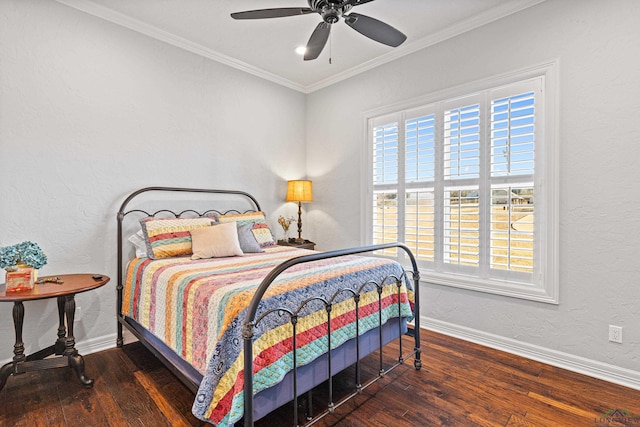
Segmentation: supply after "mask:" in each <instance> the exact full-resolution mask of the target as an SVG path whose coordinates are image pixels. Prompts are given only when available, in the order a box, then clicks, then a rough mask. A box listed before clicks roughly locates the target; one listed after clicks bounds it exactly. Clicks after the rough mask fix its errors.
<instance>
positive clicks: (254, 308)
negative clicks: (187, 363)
mask: <svg viewBox="0 0 640 427" xmlns="http://www.w3.org/2000/svg"><path fill="white" fill-rule="evenodd" d="M155 191H157V192H186V193H209V194H224V195H235V196H240V197H244V198H246V199H248V200H249V201H250V202H251V204H252V205H253V206H254V207H255V211H260V210H261V208H260V204H259V203H258V201H257V200H256V199H255V198H254V197H253V196H252V195H250V194H249V193H246V192H244V191H236V190H214V189H200V188H179V187H147V188H142V189H140V190H137V191H135V192H133V193H131V194H130V195H129V196H128V197H127V198H126V199H125V200H124V202H123V203H122V205H121V206H120V209H119V210H118V213H117V215H116V220H117V233H118V235H117V241H118V254H117V257H118V274H117V278H118V283H117V286H116V291H117V306H116V309H117V319H118V324H117V342H116V344H117V346H118V347H122V346H123V344H124V339H123V327H125V328H127V329H128V330H129V331H130V332H131V333H132V334H133V335H134V336H135V337H136V338H137V339H138V340H140V342H141V343H143V344H144V345H145V347H147V348H148V349H149V350H150V351H151V352H152V353H153V354H154V355H155V356H156V357H157V358H158V359H159V360H160V361H162V362H163V363H164V364H165V366H167V368H168V369H169V370H170V371H171V372H172V373H173V374H174V375H176V376H177V377H178V379H180V380H181V381H182V382H183V383H184V384H185V385H186V386H187V387H188V388H189V389H190V390H191V391H193V392H194V393H196V392H197V390H198V387H199V381H198V380H197V379H194V377H193V375H189V374H188V373H185V371H184V370H182V369H180V368H179V367H177V366H176V364H175V363H174V362H173V361H172V358H171V357H170V356H168V355H167V354H166V353H165V352H164V351H163V349H162V348H159V347H158V346H156V345H154V343H153V342H152V341H150V340H148V339H147V337H146V336H145V334H144V333H143V332H142V331H139V330H138V329H136V327H135V325H134V324H133V323H130V322H129V321H128V320H127V318H126V316H124V315H123V314H122V303H123V295H122V291H123V288H124V284H123V271H124V267H125V260H124V250H123V245H124V235H123V233H124V230H123V221H124V219H125V217H126V216H127V215H129V214H132V213H136V212H137V213H139V214H144V215H146V216H152V217H155V216H156V215H159V214H161V213H162V214H163V215H164V214H167V215H173V216H174V217H176V218H179V217H181V216H183V215H185V214H187V213H189V214H191V215H193V214H195V215H198V216H200V217H202V216H205V215H207V214H211V213H213V212H215V213H218V214H223V213H229V212H239V211H237V210H235V209H233V210H228V211H224V212H221V211H218V210H215V209H211V210H207V211H206V212H203V213H199V212H198V211H196V210H193V209H186V210H183V211H181V212H174V211H171V210H168V209H161V210H158V211H155V212H147V211H145V210H142V209H131V210H128V211H127V210H126V208H127V205H128V204H129V203H130V202H131V201H132V200H133V199H134V198H136V197H137V196H139V195H140V194H142V193H147V192H155ZM245 212H254V210H248V211H245ZM389 248H398V249H401V250H403V251H405V253H406V254H407V256H408V258H409V260H410V261H411V265H412V268H413V271H412V272H406V271H405V272H404V274H403V275H402V277H395V276H394V277H387V278H385V279H384V280H382V282H381V283H377V282H374V281H368V282H365V283H363V284H362V285H361V286H360V287H359V288H358V289H357V290H354V289H352V288H344V289H341V290H339V291H337V292H336V293H335V294H334V295H332V296H331V297H330V298H323V297H313V298H309V299H307V300H305V301H303V302H302V303H301V305H300V307H298V308H297V309H296V310H295V311H292V310H289V309H287V308H276V309H273V310H269V311H267V312H264V313H261V314H260V315H259V316H258V307H259V305H260V302H261V300H262V297H263V296H264V294H265V292H266V291H267V289H268V288H269V286H270V285H271V283H272V282H273V281H274V280H275V279H276V278H277V277H278V276H279V275H280V274H281V273H283V272H284V271H285V270H287V269H289V268H291V267H293V266H295V265H298V264H303V263H308V262H313V261H319V260H324V259H329V258H336V257H342V256H347V255H356V254H362V253H367V252H374V251H378V250H382V249H389ZM409 273H411V276H410V277H409V276H408V274H409ZM405 276H406V277H405ZM405 278H407V279H409V280H411V281H412V282H413V287H414V289H413V290H414V295H415V305H414V327H413V333H412V335H413V337H414V340H415V341H414V342H415V345H414V346H413V349H412V350H411V351H410V352H408V353H407V354H403V353H404V350H403V338H402V335H403V334H402V327H403V325H402V322H399V324H398V328H399V337H398V340H399V347H400V349H399V356H398V359H397V362H395V363H394V364H393V365H392V366H390V367H387V368H385V367H384V365H383V355H382V347H383V338H382V327H383V325H382V312H381V310H380V308H381V306H382V300H381V296H382V290H383V286H385V285H386V284H389V283H393V282H395V283H396V286H397V289H398V296H400V289H401V286H402V281H403V280H404V279H405ZM388 280H389V281H388ZM419 281H420V273H419V271H418V267H417V263H416V260H415V257H414V255H413V253H412V252H411V250H410V249H409V248H408V247H407V246H406V245H404V244H402V243H388V244H380V245H371V246H364V247H359V248H351V249H342V250H336V251H329V252H319V253H314V254H310V255H304V256H299V257H296V258H292V259H289V260H287V261H285V262H283V263H281V264H280V265H278V266H276V267H275V268H274V269H273V270H272V271H271V272H270V273H269V274H268V275H267V276H266V277H265V278H264V279H263V280H262V282H261V284H260V285H259V286H258V288H257V289H256V292H255V294H254V296H253V298H252V300H251V302H250V304H249V307H248V309H247V315H246V318H245V321H244V323H243V326H242V336H243V339H244V402H245V404H244V425H245V426H253V423H254V395H253V392H252V390H253V369H252V367H253V345H252V342H253V338H254V332H255V329H256V327H257V326H258V325H259V323H260V322H261V321H262V320H263V319H264V318H265V317H266V316H268V315H270V314H272V313H274V312H278V313H279V314H282V313H287V314H288V316H289V321H290V323H291V324H292V327H293V348H294V349H296V348H297V347H296V324H297V321H298V316H299V314H300V313H301V311H302V310H303V309H305V308H306V307H307V306H308V305H309V304H313V303H320V304H322V305H323V306H324V309H325V310H326V312H327V328H328V331H331V308H332V305H333V303H334V300H335V299H336V298H337V297H338V296H339V295H340V294H342V293H343V292H344V293H347V294H350V295H351V298H352V299H353V301H354V303H355V312H356V318H357V319H359V318H360V317H359V302H360V296H361V295H362V294H363V293H364V292H366V291H372V290H374V289H376V290H377V293H378V316H379V319H378V328H377V329H378V334H379V335H378V336H379V345H380V348H379V350H380V351H379V369H378V375H377V376H376V377H374V378H372V379H370V380H369V381H368V382H366V383H365V384H362V383H361V378H360V358H361V354H360V339H358V337H359V336H360V331H359V322H358V321H356V322H355V325H356V338H355V339H354V341H355V347H356V360H355V366H356V387H355V390H354V391H353V392H352V393H350V394H348V395H347V396H345V397H344V398H342V399H340V400H339V401H338V402H337V403H334V402H333V375H334V374H333V371H332V369H331V368H332V366H331V360H332V358H331V354H332V351H335V350H332V348H331V333H329V334H328V335H327V340H328V346H327V347H328V348H327V355H328V358H327V363H328V381H329V392H328V394H329V395H328V398H329V404H328V405H327V408H326V409H325V410H324V411H323V412H321V413H320V414H318V415H316V416H315V417H314V418H311V417H310V416H308V417H307V421H308V423H307V424H306V425H311V424H314V423H315V422H317V421H319V420H320V419H322V418H323V417H325V416H326V415H328V414H331V413H333V412H334V411H335V410H336V408H338V407H339V406H341V405H342V404H344V403H345V402H347V401H348V400H350V399H352V398H353V397H355V396H357V395H359V394H360V393H362V391H363V390H364V389H366V388H367V387H369V386H370V385H372V384H373V383H375V382H376V381H378V380H379V379H381V378H383V377H384V376H385V375H386V374H387V373H389V372H390V371H392V370H393V369H395V368H396V367H398V366H399V365H402V364H404V362H405V361H406V360H407V359H408V358H411V357H413V358H414V367H415V369H416V370H419V369H420V368H421V367H422V361H421V358H420V353H421V349H420V287H419ZM398 310H400V299H399V298H398ZM296 353H297V351H293V352H292V354H293V370H292V374H293V396H294V397H293V408H294V414H293V418H294V421H293V422H294V425H295V426H298V425H299V422H298V420H299V416H298V409H297V408H298V390H297V388H298V379H297V371H298V366H297V360H296V359H297V357H296ZM247 367H249V368H247ZM310 401H311V399H310V398H309V408H308V411H309V412H311V407H310Z"/></svg>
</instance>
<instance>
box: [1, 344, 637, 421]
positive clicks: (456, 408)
mask: <svg viewBox="0 0 640 427" xmlns="http://www.w3.org/2000/svg"><path fill="white" fill-rule="evenodd" d="M405 342H406V341H405ZM389 347H390V348H389V349H385V352H384V353H383V359H384V360H385V363H393V362H394V360H395V359H396V357H397V356H395V355H393V356H392V355H391V354H392V353H391V350H392V348H393V347H394V344H392V345H390V346H389ZM422 347H423V353H422V359H423V368H422V369H421V370H419V371H416V370H415V369H414V368H413V362H412V361H411V360H409V361H407V362H406V363H405V364H404V365H402V366H400V367H398V368H397V369H396V370H395V371H393V372H392V373H390V374H389V375H387V376H385V377H384V378H382V379H380V380H379V381H377V382H376V383H374V384H373V385H371V386H370V387H368V388H367V389H365V390H364V391H363V393H361V394H360V395H358V396H357V397H356V398H355V399H354V401H351V402H348V403H346V404H344V405H342V406H341V407H340V408H338V409H337V411H336V412H335V413H334V414H330V415H328V416H326V417H325V418H324V419H322V420H321V421H320V422H318V423H317V424H316V425H317V426H319V427H329V426H341V427H382V426H385V427H386V426H389V427H402V426H455V427H460V426H462V427H465V426H508V427H514V426H526V427H547V426H554V427H555V426H563V427H565V426H567V427H571V426H587V425H589V426H594V425H596V424H595V421H596V417H604V413H605V412H607V411H609V410H612V409H624V410H626V411H627V412H628V413H630V414H632V415H634V416H640V391H639V390H632V389H629V388H625V387H622V386H618V385H615V384H611V383H608V382H605V381H602V380H597V379H594V378H590V377H586V376H584V375H580V374H577V373H574V372H569V371H566V370H563V369H560V368H556V367H553V366H548V365H545V364H542V363H540V362H536V361H532V360H527V359H524V358H522V357H518V356H514V355H511V354H507V353H503V352H500V351H498V350H493V349H490V348H487V347H483V346H481V345H478V344H474V343H470V342H466V341H462V340H458V339H455V338H452V337H448V336H445V335H441V334H437V333H434V332H430V331H423V333H422ZM85 365H86V367H87V373H88V374H89V376H90V377H92V378H94V379H95V383H94V387H93V388H91V389H86V388H84V387H82V384H80V382H79V381H78V379H77V378H76V377H75V376H74V375H71V376H69V375H67V374H68V372H69V370H68V369H66V368H59V369H52V370H48V371H38V372H29V373H27V374H22V375H18V376H15V377H14V376H12V377H10V378H9V379H8V382H7V386H6V387H5V388H4V389H3V390H2V391H0V426H5V425H6V426H14V425H18V426H25V427H27V426H28V427H32V426H40V425H41V426H47V427H49V426H61V427H75V426H79V425H90V426H92V427H93V426H109V427H120V426H123V427H124V426H127V427H128V426H153V427H156V426H172V425H177V426H198V427H203V426H206V425H208V424H206V423H203V422H202V421H200V420H198V419H196V418H195V417H194V416H193V414H191V405H192V402H193V399H194V395H193V393H191V392H190V391H189V390H188V389H187V388H186V387H185V386H184V385H183V384H182V383H180V381H179V380H178V379H177V378H176V377H175V376H173V375H172V374H171V372H170V371H169V370H168V369H167V368H166V367H164V366H163V365H162V364H161V363H160V362H159V361H158V360H157V359H156V358H155V357H154V356H153V355H152V354H151V353H150V352H149V351H147V350H146V349H145V348H144V347H143V346H142V345H141V344H139V343H134V344H130V345H127V346H125V348H124V349H115V348H114V349H110V350H106V351H103V352H99V353H95V354H91V355H88V356H85ZM362 371H363V375H364V378H363V379H367V378H368V377H371V376H376V375H377V371H378V357H377V354H374V355H372V356H371V357H369V358H368V359H367V360H366V361H365V362H364V363H363V369H362ZM354 372H355V371H354V369H353V368H348V369H347V370H345V371H344V373H343V374H341V376H339V377H337V378H336V380H335V381H334V382H335V385H336V396H338V397H339V396H340V393H346V392H347V390H348V387H351V386H352V385H353V383H354V377H355V374H354ZM338 397H336V401H337V399H338ZM326 403H327V402H326V396H322V395H321V394H320V393H314V406H315V407H316V410H321V409H322V406H321V405H324V407H326ZM291 406H292V405H291V404H289V405H286V406H285V407H283V408H282V409H280V410H279V411H275V412H274V413H272V414H270V415H268V416H266V417H265V418H263V419H262V420H259V421H258V423H257V426H258V427H272V426H277V427H280V426H286V425H290V423H291V420H292V416H291ZM81 423H84V424H81ZM639 424H640V423H639ZM610 425H612V426H614V425H622V424H620V423H617V424H616V423H615V422H611V423H610Z"/></svg>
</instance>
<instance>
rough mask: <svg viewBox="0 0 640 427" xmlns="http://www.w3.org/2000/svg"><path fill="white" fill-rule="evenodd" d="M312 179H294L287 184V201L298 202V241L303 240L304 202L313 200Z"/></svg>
mask: <svg viewBox="0 0 640 427" xmlns="http://www.w3.org/2000/svg"><path fill="white" fill-rule="evenodd" d="M312 187H313V186H312V183H311V181H307V180H294V181H289V182H288V184H287V199H286V201H287V202H298V241H302V240H303V239H302V203H308V202H313V188H312Z"/></svg>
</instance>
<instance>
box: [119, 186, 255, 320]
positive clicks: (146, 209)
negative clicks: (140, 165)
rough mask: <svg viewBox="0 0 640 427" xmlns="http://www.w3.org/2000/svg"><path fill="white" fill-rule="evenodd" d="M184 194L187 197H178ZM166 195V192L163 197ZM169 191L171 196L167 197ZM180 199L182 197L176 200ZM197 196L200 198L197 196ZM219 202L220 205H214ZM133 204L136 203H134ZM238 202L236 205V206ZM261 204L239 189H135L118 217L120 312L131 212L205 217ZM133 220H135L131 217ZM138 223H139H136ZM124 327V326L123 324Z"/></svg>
mask: <svg viewBox="0 0 640 427" xmlns="http://www.w3.org/2000/svg"><path fill="white" fill-rule="evenodd" d="M170 193H171V194H170ZM178 194H182V195H184V197H182V198H178V197H177V195H178ZM162 195H164V196H165V198H164V199H162ZM167 195H169V196H170V198H166V196H167ZM176 199H178V200H176ZM196 199H197V200H196ZM215 203H217V205H216V206H213V205H214V204H215ZM129 205H132V206H131V207H130V206H129ZM196 205H197V207H194V206H196ZM234 206H235V207H234ZM260 210H261V208H260V204H259V203H258V201H257V200H256V198H255V197H253V196H252V195H251V194H249V193H246V192H244V191H238V190H216V189H209V188H180V187H146V188H141V189H140V190H137V191H134V192H133V193H131V194H130V195H129V196H127V198H126V199H125V200H124V202H122V205H121V206H120V209H119V210H118V213H117V214H116V220H117V221H118V228H117V233H118V237H117V239H118V254H117V257H118V282H117V285H116V287H117V291H118V301H117V310H118V316H120V313H121V312H122V288H123V281H122V279H123V268H124V265H125V259H124V257H125V251H124V245H125V242H126V238H125V236H124V234H125V232H126V231H127V227H125V226H124V222H125V219H127V217H128V216H132V217H136V218H138V219H140V218H143V217H165V218H166V217H169V218H171V217H173V218H181V217H203V216H207V215H211V214H213V213H217V214H220V215H223V214H228V213H247V212H257V211H260ZM129 223H133V220H131V221H129ZM136 224H137V223H136ZM119 327H121V326H119Z"/></svg>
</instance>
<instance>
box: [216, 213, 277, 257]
mask: <svg viewBox="0 0 640 427" xmlns="http://www.w3.org/2000/svg"><path fill="white" fill-rule="evenodd" d="M218 220H219V221H220V223H225V222H234V221H235V222H237V223H238V226H241V225H243V224H249V223H252V224H253V226H252V227H251V231H252V232H253V235H254V236H255V238H256V240H257V241H258V244H259V245H260V247H261V248H264V247H266V246H275V244H276V242H275V241H274V240H273V235H272V234H271V230H269V225H268V224H267V220H266V219H265V217H264V212H249V213H243V214H225V215H220V217H219V219H218Z"/></svg>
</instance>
